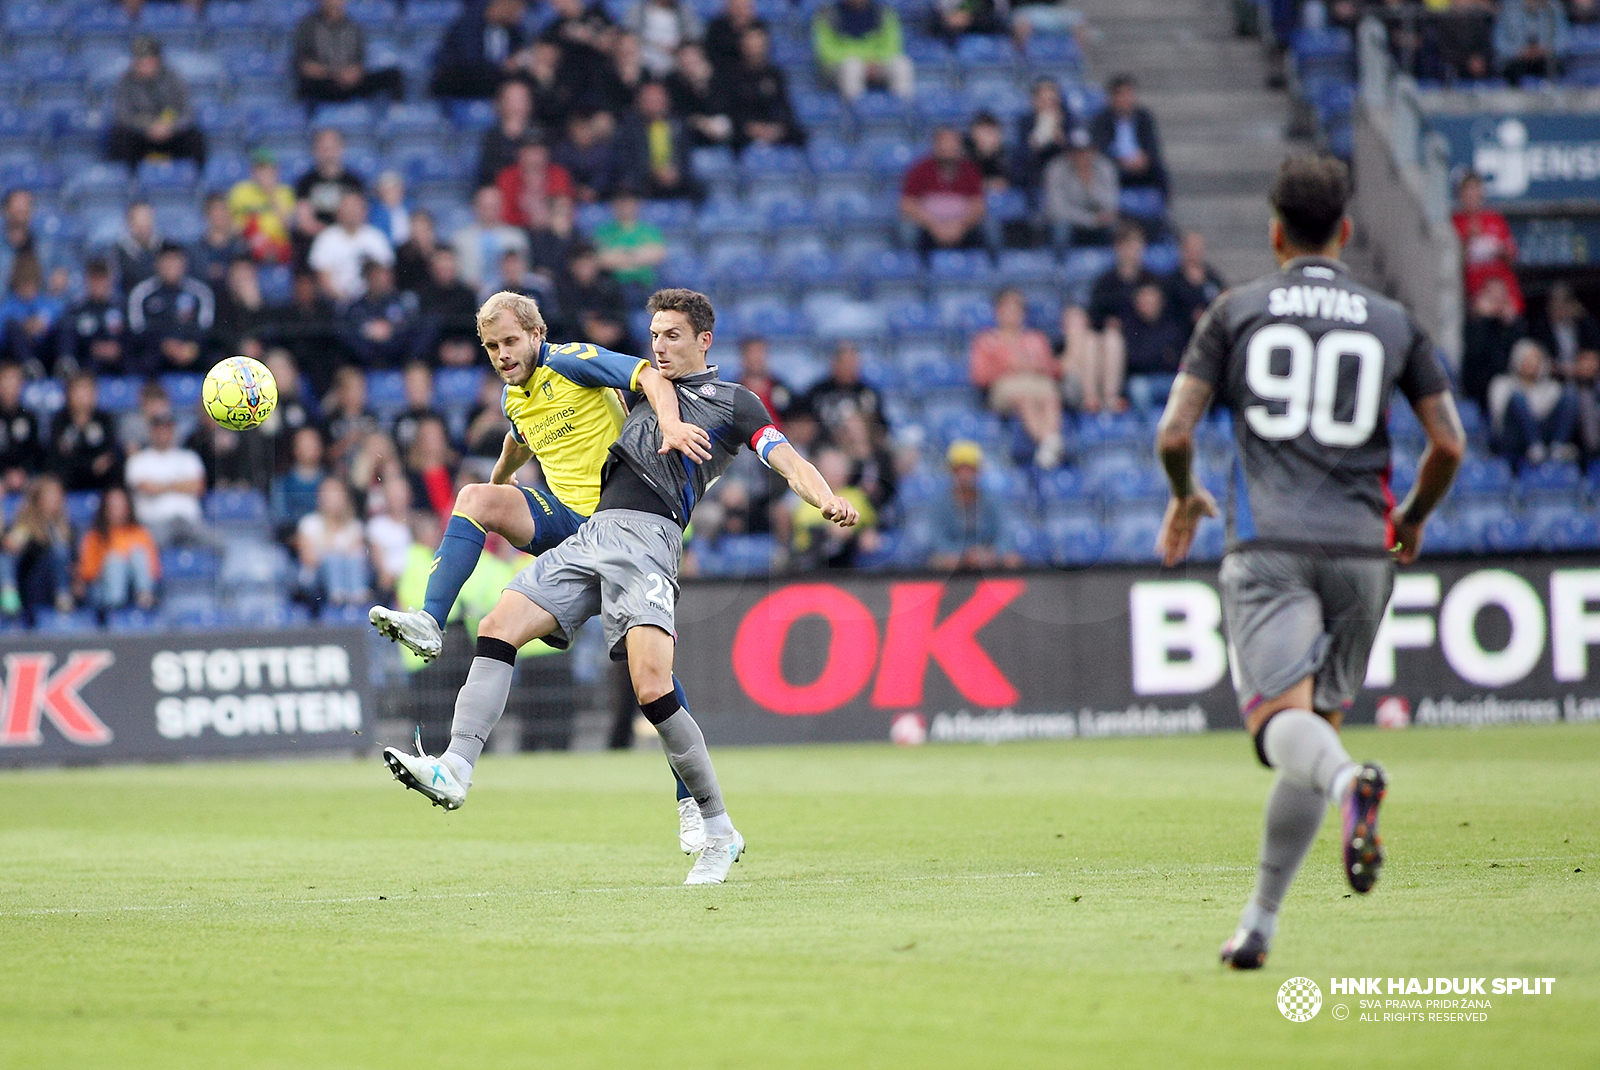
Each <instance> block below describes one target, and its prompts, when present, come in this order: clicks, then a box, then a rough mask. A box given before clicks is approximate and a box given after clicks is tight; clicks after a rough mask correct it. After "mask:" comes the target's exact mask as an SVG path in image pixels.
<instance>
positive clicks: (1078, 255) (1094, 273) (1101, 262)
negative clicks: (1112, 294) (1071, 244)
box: [1061, 248, 1117, 286]
mask: <svg viewBox="0 0 1600 1070" xmlns="http://www.w3.org/2000/svg"><path fill="white" fill-rule="evenodd" d="M1116 262H1117V256H1116V254H1115V253H1113V252H1112V251H1111V250H1110V249H1100V248H1095V249H1074V250H1072V251H1071V252H1069V253H1068V254H1067V256H1066V259H1065V260H1064V261H1063V262H1062V265H1061V274H1062V278H1063V280H1064V281H1065V282H1066V283H1067V284H1068V285H1069V286H1070V285H1072V284H1074V283H1085V282H1093V281H1094V280H1095V279H1097V278H1099V277H1100V276H1101V275H1104V274H1105V273H1106V272H1108V271H1110V270H1111V268H1112V267H1113V266H1114V265H1115V264H1116Z"/></svg>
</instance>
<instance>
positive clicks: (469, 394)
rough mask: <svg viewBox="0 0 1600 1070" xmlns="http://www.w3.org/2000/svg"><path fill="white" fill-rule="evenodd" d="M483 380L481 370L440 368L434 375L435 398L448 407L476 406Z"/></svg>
mask: <svg viewBox="0 0 1600 1070" xmlns="http://www.w3.org/2000/svg"><path fill="white" fill-rule="evenodd" d="M483 378H484V372H483V370H482V369H481V368H440V369H439V370H438V371H437V372H435V373H434V375H433V396H434V397H435V398H437V399H438V401H439V404H441V405H444V406H446V407H455V406H461V405H474V404H476V403H477V400H478V390H479V388H480V387H481V385H482V383H483Z"/></svg>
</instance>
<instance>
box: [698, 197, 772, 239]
mask: <svg viewBox="0 0 1600 1070" xmlns="http://www.w3.org/2000/svg"><path fill="white" fill-rule="evenodd" d="M697 229H698V230H699V232H700V234H702V235H704V236H705V237H722V238H726V237H734V236H742V237H755V236H757V235H760V234H764V233H765V232H766V221H765V220H764V219H762V218H760V217H759V216H757V215H756V214H755V213H754V212H752V211H750V209H749V208H748V207H747V206H746V205H744V204H743V203H742V202H739V201H732V200H721V199H715V198H714V199H712V200H709V201H707V202H706V203H705V206H704V207H703V208H701V209H700V218H699V220H698V221H697Z"/></svg>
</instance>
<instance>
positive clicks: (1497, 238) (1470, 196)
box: [1455, 171, 1526, 316]
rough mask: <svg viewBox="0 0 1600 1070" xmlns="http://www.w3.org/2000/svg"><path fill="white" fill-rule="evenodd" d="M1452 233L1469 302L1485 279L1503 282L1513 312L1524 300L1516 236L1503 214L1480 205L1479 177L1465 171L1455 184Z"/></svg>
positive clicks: (1520, 310) (1518, 310)
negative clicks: (1456, 240)
mask: <svg viewBox="0 0 1600 1070" xmlns="http://www.w3.org/2000/svg"><path fill="white" fill-rule="evenodd" d="M1456 203H1457V205H1458V208H1457V210H1456V214H1455V225H1456V233H1457V234H1458V235H1460V236H1461V264H1462V274H1463V280H1462V281H1463V283H1464V285H1465V287H1466V291H1467V303H1468V304H1469V305H1470V304H1471V303H1472V301H1473V299H1475V298H1476V297H1477V296H1478V291H1480V290H1482V289H1483V284H1484V283H1485V282H1487V281H1488V280H1489V279H1491V278H1494V279H1500V280H1502V281H1503V282H1504V283H1505V284H1506V291H1507V292H1508V293H1509V294H1510V295H1511V303H1512V305H1513V307H1514V308H1515V309H1516V314H1517V315H1519V316H1520V315H1522V314H1523V312H1524V311H1525V308H1526V303H1525V302H1524V301H1523V298H1522V287H1521V286H1519V285H1518V284H1517V272H1516V263H1517V239H1516V238H1514V237H1512V234H1511V227H1510V226H1509V225H1507V223H1506V217H1505V216H1503V215H1501V214H1500V213H1499V212H1497V211H1495V210H1494V209H1493V208H1485V207H1484V206H1483V178H1482V177H1481V176H1480V175H1478V174H1476V173H1475V172H1472V171H1468V172H1467V173H1466V174H1465V175H1463V176H1462V178H1461V181H1460V183H1459V184H1458V185H1457V186H1456Z"/></svg>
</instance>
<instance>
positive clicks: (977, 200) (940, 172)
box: [900, 126, 984, 256]
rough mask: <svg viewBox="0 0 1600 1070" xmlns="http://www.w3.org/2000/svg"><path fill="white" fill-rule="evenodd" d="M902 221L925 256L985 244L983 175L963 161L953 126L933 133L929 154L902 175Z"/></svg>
mask: <svg viewBox="0 0 1600 1070" xmlns="http://www.w3.org/2000/svg"><path fill="white" fill-rule="evenodd" d="M900 217H901V219H902V220H904V222H905V224H906V226H907V228H908V231H911V232H914V233H915V235H916V238H915V241H916V245H917V248H918V249H919V250H920V251H921V252H922V253H923V255H924V256H926V255H927V254H928V253H929V252H930V251H932V250H934V249H974V248H979V247H981V246H982V245H983V238H984V230H983V224H984V203H983V173H982V172H981V171H979V170H978V165H977V164H975V163H973V162H972V161H971V160H969V159H968V158H967V153H966V148H965V146H964V145H963V144H962V142H961V133H960V132H959V131H958V130H956V129H955V128H953V127H949V126H941V127H940V128H939V129H937V130H935V131H934V132H933V153H932V154H931V155H929V156H926V157H924V158H923V159H921V160H918V161H917V162H916V163H915V164H913V165H912V166H911V170H909V171H907V172H906V178H905V184H904V185H903V186H902V187H901V190H900ZM907 237H908V238H909V237H910V233H908V235H907Z"/></svg>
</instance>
